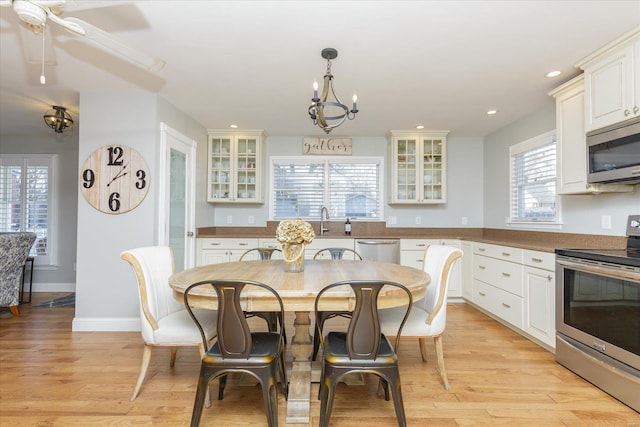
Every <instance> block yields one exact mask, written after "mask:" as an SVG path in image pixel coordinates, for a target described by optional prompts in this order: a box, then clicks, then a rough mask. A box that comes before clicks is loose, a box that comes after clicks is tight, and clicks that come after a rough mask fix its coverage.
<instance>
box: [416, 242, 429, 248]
mask: <svg viewBox="0 0 640 427" xmlns="http://www.w3.org/2000/svg"><path fill="white" fill-rule="evenodd" d="M416 246H417V247H419V248H423V247H425V246H427V245H426V244H425V243H416Z"/></svg>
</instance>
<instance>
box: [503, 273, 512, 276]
mask: <svg viewBox="0 0 640 427" xmlns="http://www.w3.org/2000/svg"><path fill="white" fill-rule="evenodd" d="M502 275H503V276H504V277H511V275H510V274H509V273H502Z"/></svg>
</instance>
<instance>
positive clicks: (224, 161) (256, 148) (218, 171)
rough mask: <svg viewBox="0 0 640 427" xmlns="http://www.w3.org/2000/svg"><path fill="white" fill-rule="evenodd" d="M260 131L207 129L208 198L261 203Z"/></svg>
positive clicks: (220, 200) (261, 147)
mask: <svg viewBox="0 0 640 427" xmlns="http://www.w3.org/2000/svg"><path fill="white" fill-rule="evenodd" d="M263 143H264V133H263V132H262V131H258V130H253V131H239V132H230V131H213V130H210V131H209V147H208V157H207V160H208V165H207V172H208V173H207V201H208V202H211V203H262V197H263V196H262V187H263V183H262V176H263V165H264V160H263Z"/></svg>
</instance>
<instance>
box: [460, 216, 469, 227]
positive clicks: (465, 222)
mask: <svg viewBox="0 0 640 427" xmlns="http://www.w3.org/2000/svg"><path fill="white" fill-rule="evenodd" d="M468 223H469V218H467V217H466V216H463V217H462V225H467V224H468Z"/></svg>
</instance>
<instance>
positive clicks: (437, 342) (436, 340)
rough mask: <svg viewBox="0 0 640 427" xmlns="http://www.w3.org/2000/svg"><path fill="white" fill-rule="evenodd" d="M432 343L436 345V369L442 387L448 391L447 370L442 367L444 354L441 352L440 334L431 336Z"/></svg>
mask: <svg viewBox="0 0 640 427" xmlns="http://www.w3.org/2000/svg"><path fill="white" fill-rule="evenodd" d="M433 343H434V344H435V347H436V357H437V358H438V371H439V372H440V377H441V378H442V385H444V389H445V390H447V391H449V388H450V387H449V379H448V378H447V371H446V370H445V369H444V354H443V353H442V335H439V336H437V337H434V338H433Z"/></svg>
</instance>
